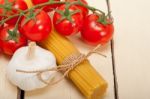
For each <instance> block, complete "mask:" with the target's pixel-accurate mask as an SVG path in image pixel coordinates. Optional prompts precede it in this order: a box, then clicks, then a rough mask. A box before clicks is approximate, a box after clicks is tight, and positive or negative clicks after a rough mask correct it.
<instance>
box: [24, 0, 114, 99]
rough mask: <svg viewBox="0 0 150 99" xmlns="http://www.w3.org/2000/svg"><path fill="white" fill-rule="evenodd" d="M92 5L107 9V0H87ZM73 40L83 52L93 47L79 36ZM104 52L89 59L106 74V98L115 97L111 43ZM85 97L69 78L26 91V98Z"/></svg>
mask: <svg viewBox="0 0 150 99" xmlns="http://www.w3.org/2000/svg"><path fill="white" fill-rule="evenodd" d="M87 1H88V2H89V3H90V4H91V5H94V6H95V7H97V8H100V9H102V10H105V11H107V9H106V8H107V7H106V2H105V1H97V0H87ZM70 39H71V41H72V42H73V43H74V44H75V46H76V47H77V48H78V49H79V50H80V51H81V52H82V53H87V52H88V51H89V50H90V49H92V48H93V47H91V46H88V45H87V44H85V43H83V42H82V41H81V40H80V38H79V36H76V37H70ZM101 51H102V53H103V54H105V55H106V56H107V58H104V57H102V56H99V55H93V56H91V57H90V58H89V59H90V61H91V63H92V65H93V66H94V67H95V68H96V69H97V71H98V72H99V73H100V74H102V75H103V76H104V78H105V79H106V80H107V81H108V84H109V87H108V91H107V93H106V95H105V96H104V99H115V96H114V76H113V68H112V54H111V45H110V44H108V45H107V46H104V47H102V50H101ZM48 98H51V99H55V98H57V99H84V97H83V96H82V94H81V93H80V92H79V91H78V89H76V87H75V86H74V85H73V84H72V83H71V82H70V81H68V80H66V79H64V80H63V81H62V82H60V83H58V84H57V85H55V86H51V87H50V86H48V87H47V88H44V89H41V90H37V91H32V92H25V99H48Z"/></svg>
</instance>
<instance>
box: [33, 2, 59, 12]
mask: <svg viewBox="0 0 150 99" xmlns="http://www.w3.org/2000/svg"><path fill="white" fill-rule="evenodd" d="M48 1H49V0H32V3H33V4H34V5H37V4H41V3H46V2H48ZM54 1H60V0H54ZM58 6H60V4H51V5H48V6H45V7H44V8H43V10H44V11H46V12H49V11H52V10H53V9H55V8H57V7H58Z"/></svg>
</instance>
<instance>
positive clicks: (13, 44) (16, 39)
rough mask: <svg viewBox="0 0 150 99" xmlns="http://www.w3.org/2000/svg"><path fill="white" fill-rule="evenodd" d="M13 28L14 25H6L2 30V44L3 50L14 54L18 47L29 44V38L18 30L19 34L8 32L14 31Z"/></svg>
mask: <svg viewBox="0 0 150 99" xmlns="http://www.w3.org/2000/svg"><path fill="white" fill-rule="evenodd" d="M13 29H14V26H6V27H4V28H3V29H2V30H1V32H0V46H1V48H2V51H3V52H4V53H5V54H7V55H13V53H14V52H15V51H16V50H17V49H18V48H20V47H22V46H25V45H27V39H26V38H25V37H24V36H23V35H21V34H20V33H19V32H18V31H17V35H12V34H11V35H10V34H9V33H8V31H12V30H13ZM10 37H11V38H10ZM8 38H10V39H8Z"/></svg>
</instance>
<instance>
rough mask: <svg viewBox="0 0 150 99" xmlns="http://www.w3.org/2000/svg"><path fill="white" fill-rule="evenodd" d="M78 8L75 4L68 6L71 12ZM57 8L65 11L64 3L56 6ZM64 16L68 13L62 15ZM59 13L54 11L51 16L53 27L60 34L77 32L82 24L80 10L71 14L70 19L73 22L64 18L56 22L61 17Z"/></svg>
mask: <svg viewBox="0 0 150 99" xmlns="http://www.w3.org/2000/svg"><path fill="white" fill-rule="evenodd" d="M77 9H78V8H77V7H76V6H70V7H69V11H70V12H73V11H76V10H77ZM57 10H60V11H65V5H62V6H60V7H58V8H57ZM64 16H65V17H68V16H69V15H64ZM64 16H62V15H61V14H59V13H58V12H55V13H54V17H53V24H54V27H55V29H56V30H57V31H58V32H59V33H60V34H62V35H65V36H69V35H72V34H75V33H78V32H79V31H80V30H81V28H82V25H83V15H82V13H81V12H78V13H76V14H73V15H71V17H70V18H71V20H72V21H73V22H70V21H69V20H68V19H66V18H65V19H64V20H62V21H60V22H58V21H59V20H60V19H61V18H62V17H64Z"/></svg>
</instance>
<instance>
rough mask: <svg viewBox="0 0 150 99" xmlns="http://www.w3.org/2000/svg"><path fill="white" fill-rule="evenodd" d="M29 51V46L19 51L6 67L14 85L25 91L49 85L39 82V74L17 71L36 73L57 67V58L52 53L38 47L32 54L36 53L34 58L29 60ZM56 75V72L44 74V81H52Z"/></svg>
mask: <svg viewBox="0 0 150 99" xmlns="http://www.w3.org/2000/svg"><path fill="white" fill-rule="evenodd" d="M28 51H29V47H28V46H27V47H22V48H20V49H18V50H17V51H16V52H15V53H14V55H13V57H12V59H11V60H10V62H9V64H8V66H7V67H6V75H7V77H8V79H9V80H10V82H11V83H12V84H14V85H16V86H18V87H19V88H20V89H22V90H25V91H31V90H36V89H39V88H43V87H46V86H47V84H45V83H43V82H42V81H41V80H39V78H38V77H37V75H36V74H37V73H22V72H17V71H16V70H24V71H35V70H44V69H49V68H53V67H56V58H55V56H54V55H53V54H52V53H51V52H49V51H47V50H45V49H43V48H41V47H39V46H36V47H35V50H34V52H32V54H33V53H34V57H30V59H28V58H27V56H28ZM55 74H56V71H49V72H44V73H42V76H41V77H42V79H43V80H44V81H47V80H49V79H50V80H49V81H51V79H53V78H54V77H55Z"/></svg>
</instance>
